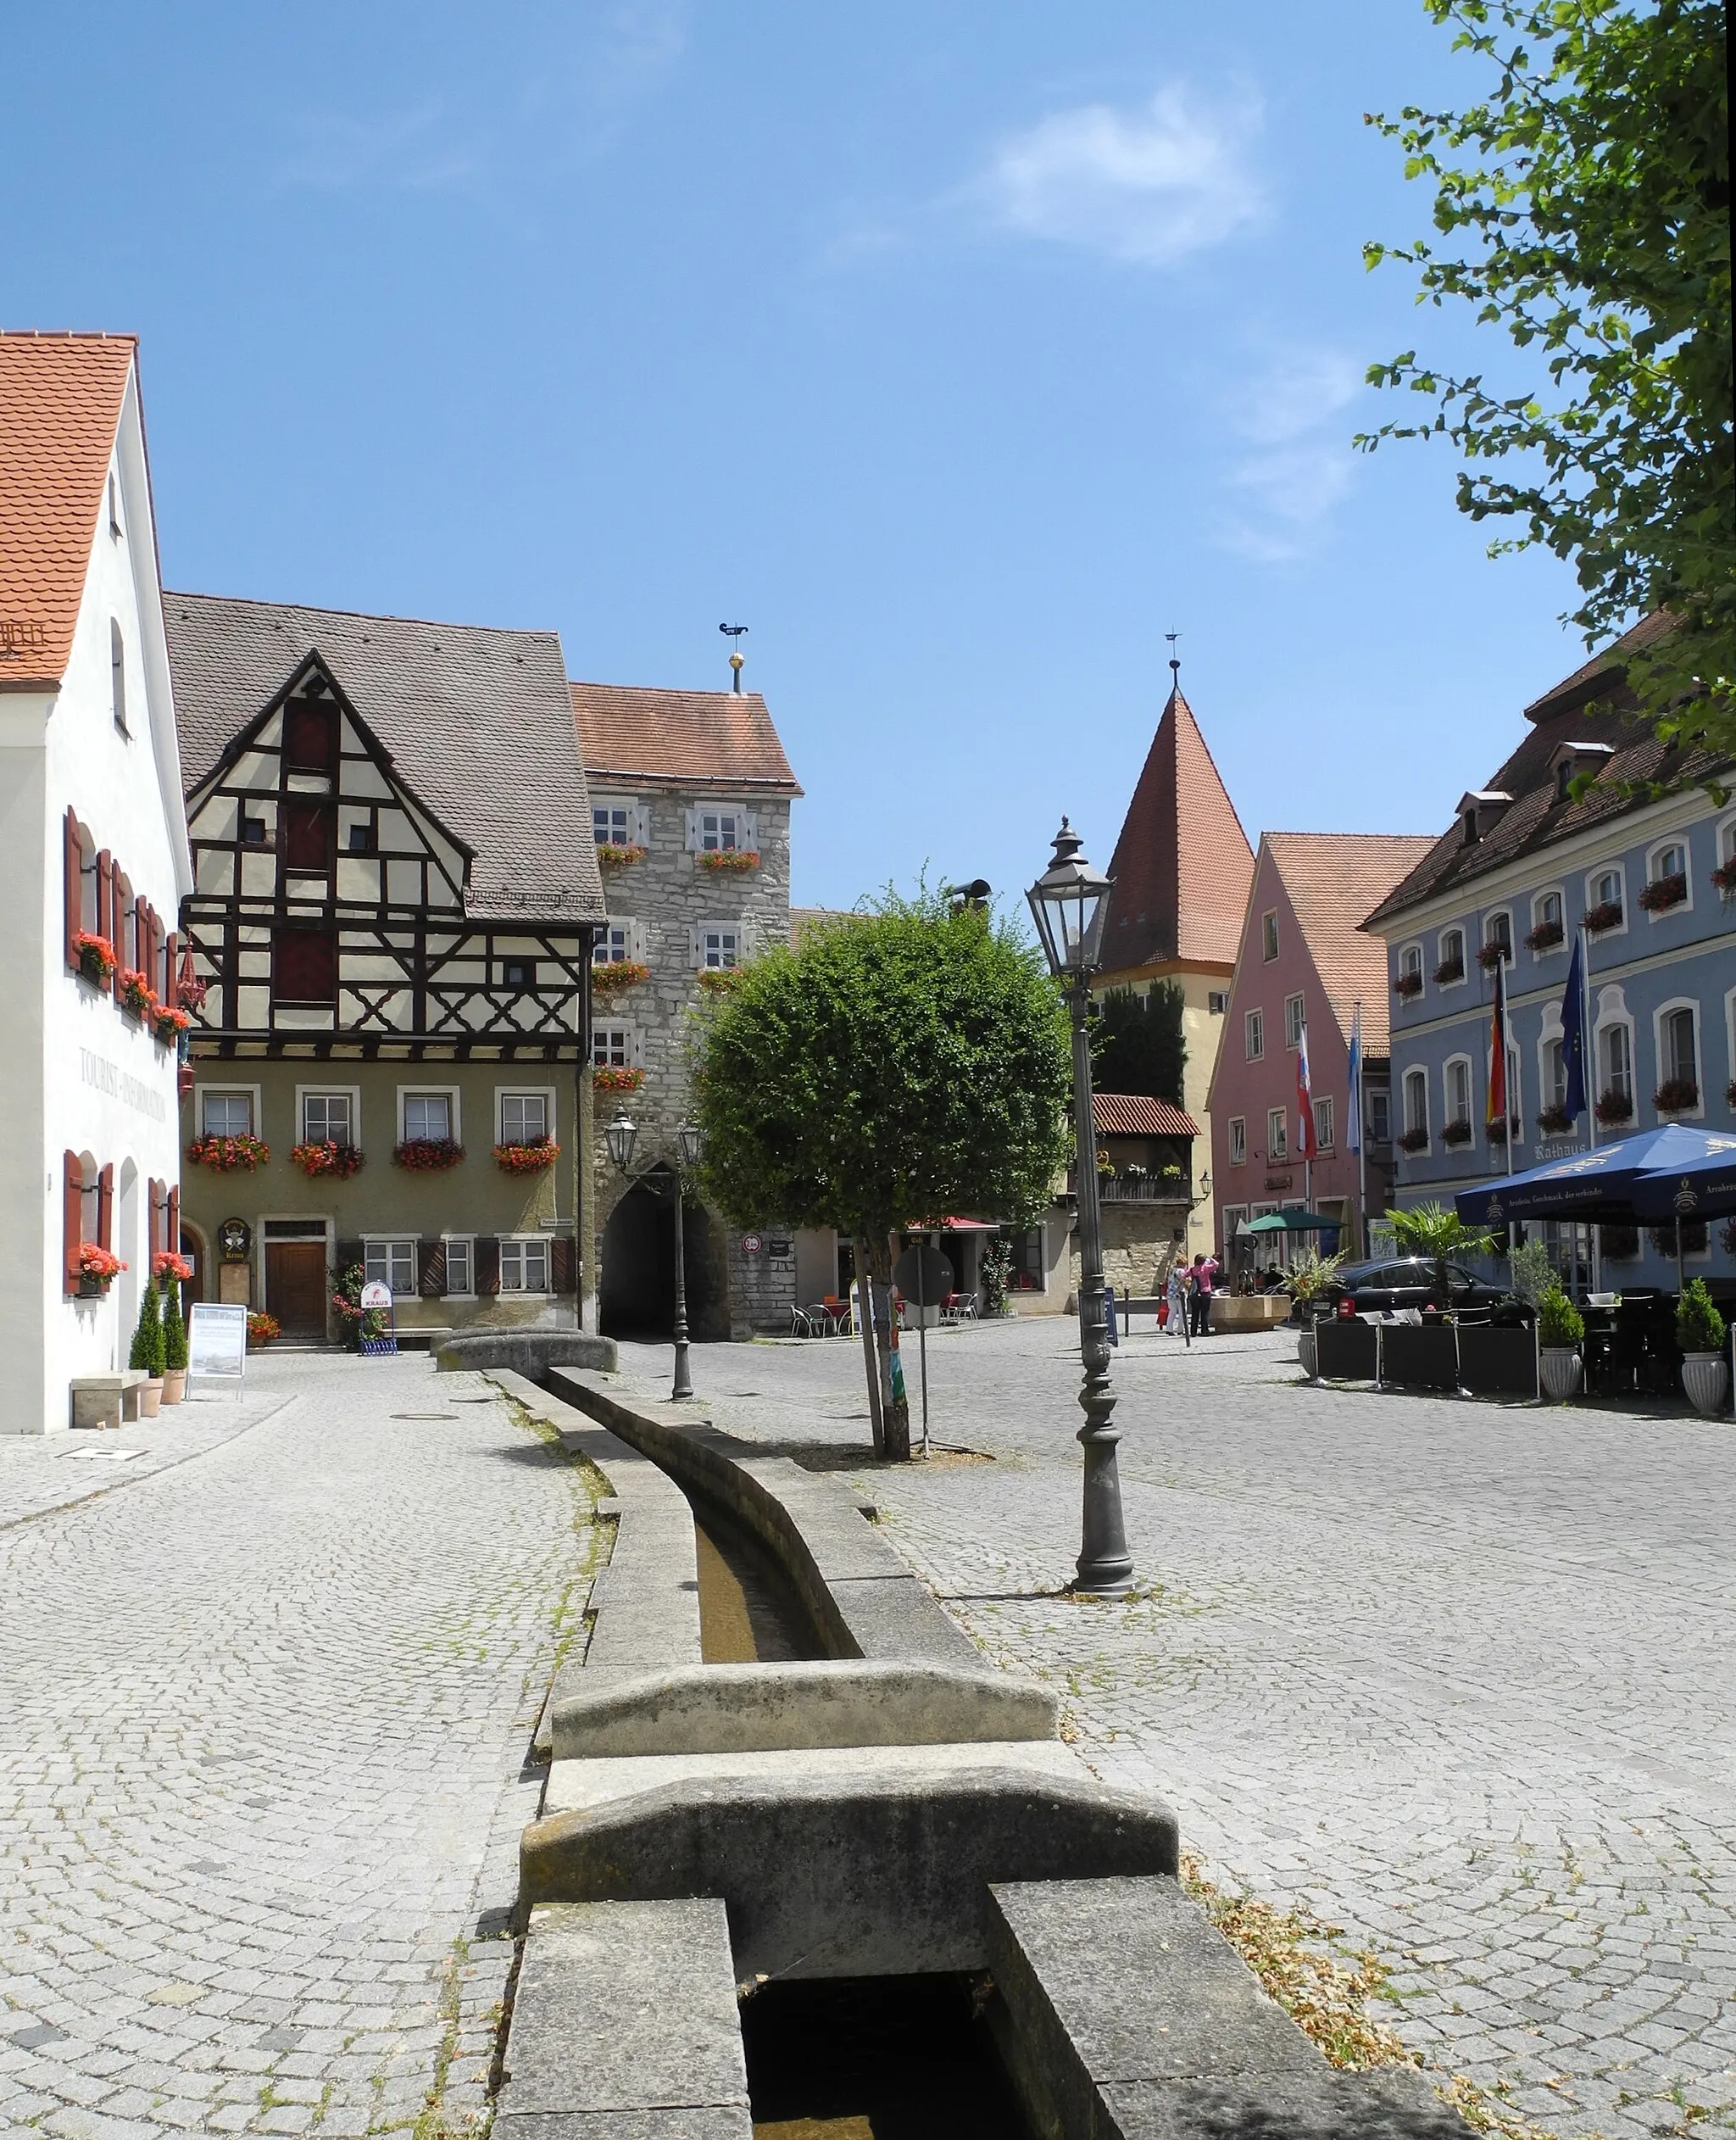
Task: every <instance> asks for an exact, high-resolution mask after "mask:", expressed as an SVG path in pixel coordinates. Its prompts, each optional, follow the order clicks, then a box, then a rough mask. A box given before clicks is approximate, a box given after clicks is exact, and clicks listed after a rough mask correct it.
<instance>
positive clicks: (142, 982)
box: [120, 966, 157, 1018]
mask: <svg viewBox="0 0 1736 2140" xmlns="http://www.w3.org/2000/svg"><path fill="white" fill-rule="evenodd" d="M120 1007H121V1009H122V1010H123V1011H131V1014H132V1015H133V1017H136V1018H148V1017H150V1015H151V1013H152V1012H153V1011H154V1010H155V1009H156V1007H157V991H156V990H155V989H153V987H152V986H151V984H150V980H149V978H148V977H147V976H146V975H145V974H142V973H141V972H139V970H138V968H137V967H131V966H130V967H127V969H126V971H125V972H124V973H123V974H122V975H121V977H120Z"/></svg>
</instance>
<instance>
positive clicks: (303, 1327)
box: [265, 1241, 325, 1338]
mask: <svg viewBox="0 0 1736 2140" xmlns="http://www.w3.org/2000/svg"><path fill="white" fill-rule="evenodd" d="M265 1306H266V1307H267V1308H268V1309H269V1310H270V1312H271V1313H272V1314H273V1315H275V1317H276V1318H277V1319H278V1321H279V1322H280V1323H281V1324H282V1325H283V1335H285V1337H298V1338H323V1337H324V1336H325V1242H324V1241H267V1242H266V1244H265Z"/></svg>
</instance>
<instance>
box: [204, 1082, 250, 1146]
mask: <svg viewBox="0 0 1736 2140" xmlns="http://www.w3.org/2000/svg"><path fill="white" fill-rule="evenodd" d="M199 1115H200V1119H201V1122H202V1123H203V1131H204V1134H205V1135H206V1136H208V1137H251V1136H252V1135H253V1095H252V1093H250V1092H206V1093H202V1094H201V1095H199Z"/></svg>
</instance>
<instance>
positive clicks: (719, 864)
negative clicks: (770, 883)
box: [694, 847, 760, 877]
mask: <svg viewBox="0 0 1736 2140" xmlns="http://www.w3.org/2000/svg"><path fill="white" fill-rule="evenodd" d="M694 859H695V860H696V861H698V865H699V867H700V868H701V869H708V870H709V871H710V872H711V874H712V875H713V876H714V877H741V876H745V875H746V873H747V872H748V871H749V870H750V869H758V868H759V867H760V856H759V853H758V851H757V850H755V849H754V848H752V847H708V848H706V849H705V850H704V852H703V853H701V854H699V855H696V856H695V858H694Z"/></svg>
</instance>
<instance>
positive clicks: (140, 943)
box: [132, 892, 157, 986]
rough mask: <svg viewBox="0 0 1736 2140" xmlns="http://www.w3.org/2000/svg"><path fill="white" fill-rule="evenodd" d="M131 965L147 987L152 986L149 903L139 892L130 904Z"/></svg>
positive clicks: (155, 974) (153, 972)
mask: <svg viewBox="0 0 1736 2140" xmlns="http://www.w3.org/2000/svg"><path fill="white" fill-rule="evenodd" d="M132 933H133V964H134V965H135V966H136V967H137V968H138V970H139V972H141V973H142V974H143V975H144V977H145V980H146V983H147V985H151V986H154V985H155V983H156V978H157V967H156V963H155V961H154V959H153V950H154V949H155V947H154V945H153V943H152V940H151V936H152V931H151V902H150V901H149V900H147V898H146V897H145V895H144V894H143V893H142V892H141V893H140V894H138V895H137V897H136V899H135V900H133V903H132Z"/></svg>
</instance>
